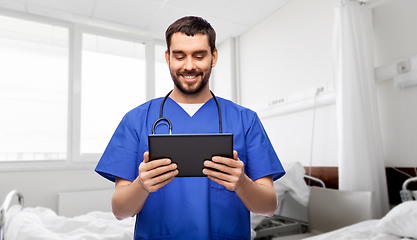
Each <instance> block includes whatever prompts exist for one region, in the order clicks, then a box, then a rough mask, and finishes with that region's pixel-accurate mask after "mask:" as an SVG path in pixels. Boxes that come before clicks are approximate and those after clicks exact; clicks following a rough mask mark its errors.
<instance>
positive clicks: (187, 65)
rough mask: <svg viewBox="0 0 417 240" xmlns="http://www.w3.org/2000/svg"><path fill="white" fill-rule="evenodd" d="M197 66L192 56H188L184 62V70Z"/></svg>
mask: <svg viewBox="0 0 417 240" xmlns="http://www.w3.org/2000/svg"><path fill="white" fill-rule="evenodd" d="M194 68H195V65H194V61H193V59H192V58H191V57H188V58H187V59H186V60H185V62H184V70H187V71H191V70H193V69H194Z"/></svg>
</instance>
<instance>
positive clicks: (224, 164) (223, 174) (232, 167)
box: [203, 151, 246, 191]
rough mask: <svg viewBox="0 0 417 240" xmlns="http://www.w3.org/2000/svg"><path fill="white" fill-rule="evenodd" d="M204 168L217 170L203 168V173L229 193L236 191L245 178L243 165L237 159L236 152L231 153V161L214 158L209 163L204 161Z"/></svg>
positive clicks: (229, 159)
mask: <svg viewBox="0 0 417 240" xmlns="http://www.w3.org/2000/svg"><path fill="white" fill-rule="evenodd" d="M204 166H205V167H209V168H212V169H217V170H219V171H220V172H219V171H215V170H211V169H207V168H204V169H203V173H204V174H205V175H207V177H208V178H209V179H211V180H213V181H215V182H217V183H218V184H220V185H223V186H224V187H225V188H226V189H227V190H229V191H236V189H238V188H239V186H240V185H241V184H242V182H243V181H244V179H245V177H246V175H245V171H244V168H245V164H244V163H243V162H242V161H240V160H239V158H238V157H237V151H233V159H232V158H226V157H219V156H215V157H213V158H212V159H211V161H205V162H204Z"/></svg>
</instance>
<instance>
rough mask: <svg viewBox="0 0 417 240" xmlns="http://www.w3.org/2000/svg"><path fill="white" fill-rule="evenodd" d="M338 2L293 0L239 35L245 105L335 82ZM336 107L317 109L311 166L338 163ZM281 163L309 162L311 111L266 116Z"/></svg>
mask: <svg viewBox="0 0 417 240" xmlns="http://www.w3.org/2000/svg"><path fill="white" fill-rule="evenodd" d="M338 2H339V1H338V0H331V1H329V0H315V1H311V0H292V1H290V2H289V3H288V4H287V5H286V6H285V7H284V8H282V9H280V10H278V11H277V12H275V13H274V14H272V15H271V16H270V17H268V18H267V19H266V20H264V21H263V22H262V23H260V24H258V25H257V26H255V27H254V28H252V29H251V30H250V31H248V32H246V33H245V34H243V35H242V36H241V37H240V38H239V46H240V49H239V51H240V52H239V54H240V70H241V72H240V80H241V83H240V84H241V91H242V92H241V97H242V104H243V105H246V106H252V105H254V104H255V105H256V104H262V103H264V102H269V101H271V100H274V99H278V98H280V97H283V96H286V95H289V94H293V93H298V92H302V91H305V90H308V89H311V88H315V87H318V86H322V85H326V84H327V83H332V82H333V68H332V36H333V35H332V34H333V31H332V29H333V22H334V7H335V6H336V5H337V3H338ZM335 119H336V116H335V107H334V105H332V106H326V107H322V108H318V109H317V111H316V124H315V136H314V148H313V165H316V166H335V165H337V159H336V156H337V135H336V122H335ZM262 121H263V123H264V125H265V128H266V130H267V132H268V135H269V137H270V138H271V140H272V142H273V145H274V148H275V150H276V151H277V153H278V156H279V157H280V159H281V161H284V162H292V161H300V162H301V163H302V164H303V165H307V166H308V165H309V164H310V150H311V147H310V146H311V138H312V130H313V128H312V123H313V111H312V110H307V111H302V112H296V113H291V114H288V115H282V116H279V117H273V118H267V119H262Z"/></svg>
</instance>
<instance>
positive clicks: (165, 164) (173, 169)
mask: <svg viewBox="0 0 417 240" xmlns="http://www.w3.org/2000/svg"><path fill="white" fill-rule="evenodd" d="M177 174H178V169H177V164H175V163H171V160H170V159H167V158H166V159H158V160H153V161H149V152H145V153H144V154H143V162H142V163H141V164H140V165H139V177H138V179H139V181H140V183H141V185H142V187H143V188H144V189H145V190H146V191H148V192H156V191H158V189H160V188H161V187H163V186H165V185H166V184H167V183H169V182H171V181H172V180H173V179H174V177H175V176H176V175H177Z"/></svg>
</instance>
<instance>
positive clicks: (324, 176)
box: [304, 167, 417, 205]
mask: <svg viewBox="0 0 417 240" xmlns="http://www.w3.org/2000/svg"><path fill="white" fill-rule="evenodd" d="M304 169H305V171H306V174H307V175H308V173H309V167H304ZM396 169H398V170H400V171H402V172H405V173H407V174H409V175H411V176H415V174H416V173H415V170H414V168H412V167H399V168H396ZM385 173H386V176H387V185H388V186H387V187H388V197H389V203H390V204H392V205H397V204H400V203H401V197H400V190H401V189H402V185H403V183H404V181H405V180H407V179H408V178H409V177H408V176H406V175H405V174H403V173H400V172H398V171H397V170H395V169H394V168H392V167H386V168H385ZM311 176H313V177H316V178H319V179H321V180H322V181H323V182H324V183H325V184H326V187H327V188H332V189H339V172H338V167H311ZM306 181H307V180H306ZM311 185H314V186H316V183H314V182H311ZM317 186H318V185H317ZM408 189H411V190H416V189H417V182H412V183H410V184H409V187H408Z"/></svg>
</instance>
